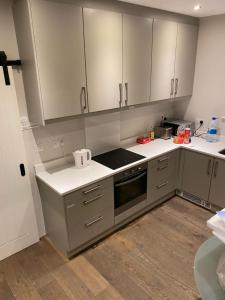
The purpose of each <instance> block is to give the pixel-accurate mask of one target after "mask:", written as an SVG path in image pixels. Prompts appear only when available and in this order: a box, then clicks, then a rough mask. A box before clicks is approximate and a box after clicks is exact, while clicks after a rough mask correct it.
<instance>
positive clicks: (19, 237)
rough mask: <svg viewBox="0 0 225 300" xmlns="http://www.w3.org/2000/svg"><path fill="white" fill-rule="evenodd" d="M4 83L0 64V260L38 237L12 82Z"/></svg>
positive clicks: (28, 244)
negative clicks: (21, 171) (21, 167)
mask: <svg viewBox="0 0 225 300" xmlns="http://www.w3.org/2000/svg"><path fill="white" fill-rule="evenodd" d="M9 71H10V80H11V85H10V86H6V85H5V82H4V77H3V72H2V68H1V67H0V99H1V101H0V128H1V130H0V140H1V147H0V260H2V259H4V258H5V257H7V256H9V255H11V254H13V253H15V252H18V251H20V250H22V249H24V248H25V247H28V246H30V245H31V244H33V243H35V242H37V241H38V233H37V224H36V217H35V213H34V206H33V199H32V193H31V188H30V180H29V176H28V170H27V169H26V175H25V176H21V173H20V164H24V165H25V168H26V165H27V163H26V157H25V148H24V143H23V137H22V132H21V128H20V120H19V112H18V106H17V105H18V104H17V99H16V94H15V87H14V83H13V76H12V69H11V68H10V69H9Z"/></svg>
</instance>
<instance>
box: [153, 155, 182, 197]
mask: <svg viewBox="0 0 225 300" xmlns="http://www.w3.org/2000/svg"><path fill="white" fill-rule="evenodd" d="M178 154H179V153H178V151H174V152H171V153H168V154H166V155H163V156H160V157H159V158H156V159H154V160H152V161H150V162H149V164H148V200H147V202H148V203H153V202H155V201H157V200H159V199H160V198H162V197H164V196H166V195H167V194H169V193H171V192H173V191H174V190H175V189H176V183H177V170H178V159H179V156H178Z"/></svg>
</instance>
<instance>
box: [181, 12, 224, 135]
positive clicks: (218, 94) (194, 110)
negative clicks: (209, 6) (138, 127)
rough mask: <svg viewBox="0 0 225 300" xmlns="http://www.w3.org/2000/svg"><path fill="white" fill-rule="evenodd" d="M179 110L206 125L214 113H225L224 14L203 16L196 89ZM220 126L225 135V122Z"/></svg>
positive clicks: (195, 82) (187, 117)
mask: <svg viewBox="0 0 225 300" xmlns="http://www.w3.org/2000/svg"><path fill="white" fill-rule="evenodd" d="M176 110H177V114H179V116H180V117H184V118H186V119H190V120H193V121H196V119H202V120H203V121H204V122H205V129H207V127H208V123H209V120H210V118H211V117H212V116H218V117H222V116H225V15H221V16H214V17H207V18H203V19H201V21H200V30H199V41H198V50H197V63H196V70H195V80H194V93H193V96H192V98H191V100H190V101H184V102H182V103H180V104H177V105H176ZM220 127H221V134H222V135H225V123H221V124H220Z"/></svg>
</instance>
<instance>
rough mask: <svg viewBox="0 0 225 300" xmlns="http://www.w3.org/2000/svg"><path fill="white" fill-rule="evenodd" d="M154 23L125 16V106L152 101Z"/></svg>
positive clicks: (147, 19) (150, 20)
mask: <svg viewBox="0 0 225 300" xmlns="http://www.w3.org/2000/svg"><path fill="white" fill-rule="evenodd" d="M152 22H153V20H152V19H149V18H142V17H137V16H133V15H123V83H124V101H123V105H134V104H140V103H144V102H148V101H149V100H150V80H151V52H152Z"/></svg>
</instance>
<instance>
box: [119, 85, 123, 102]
mask: <svg viewBox="0 0 225 300" xmlns="http://www.w3.org/2000/svg"><path fill="white" fill-rule="evenodd" d="M119 90H120V101H119V105H120V107H121V106H122V103H123V85H122V83H120V84H119Z"/></svg>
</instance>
